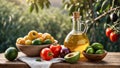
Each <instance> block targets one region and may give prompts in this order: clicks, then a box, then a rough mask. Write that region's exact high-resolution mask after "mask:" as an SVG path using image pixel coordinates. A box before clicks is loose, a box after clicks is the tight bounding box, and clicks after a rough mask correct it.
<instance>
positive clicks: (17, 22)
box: [0, 0, 71, 52]
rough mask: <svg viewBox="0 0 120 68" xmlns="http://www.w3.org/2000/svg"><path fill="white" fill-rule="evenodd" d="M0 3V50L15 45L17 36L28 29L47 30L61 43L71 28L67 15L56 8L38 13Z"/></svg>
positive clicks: (4, 2)
mask: <svg viewBox="0 0 120 68" xmlns="http://www.w3.org/2000/svg"><path fill="white" fill-rule="evenodd" d="M1 2H2V3H1V4H0V52H4V51H5V50H6V48H8V47H10V46H15V43H16V39H17V38H18V37H24V36H25V35H26V34H27V33H28V32H29V31H30V30H37V31H38V32H42V33H45V32H48V33H50V34H51V35H52V36H54V37H55V39H57V40H59V41H60V43H62V42H63V41H64V40H63V39H64V38H65V36H66V34H67V33H68V32H69V31H70V29H71V22H70V19H69V17H68V16H67V15H66V14H64V13H63V11H62V10H60V9H58V8H51V9H45V10H42V11H40V13H39V14H36V13H32V14H30V13H29V12H28V11H26V8H24V9H22V8H21V7H23V6H19V7H18V6H17V5H14V3H9V2H7V1H4V0H3V1H2V0H1Z"/></svg>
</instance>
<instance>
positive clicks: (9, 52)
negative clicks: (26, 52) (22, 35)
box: [5, 47, 18, 61]
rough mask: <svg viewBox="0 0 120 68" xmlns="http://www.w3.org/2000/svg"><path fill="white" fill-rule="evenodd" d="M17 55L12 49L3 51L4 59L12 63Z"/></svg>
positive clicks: (14, 49) (15, 50)
mask: <svg viewBox="0 0 120 68" xmlns="http://www.w3.org/2000/svg"><path fill="white" fill-rule="evenodd" d="M17 55H18V51H17V49H16V48H14V47H9V48H8V49H7V50H6V51H5V58H6V59H8V60H9V61H13V60H14V59H16V57H17Z"/></svg>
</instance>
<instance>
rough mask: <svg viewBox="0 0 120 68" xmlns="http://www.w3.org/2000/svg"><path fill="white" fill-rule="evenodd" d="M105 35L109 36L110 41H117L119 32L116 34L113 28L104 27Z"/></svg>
mask: <svg viewBox="0 0 120 68" xmlns="http://www.w3.org/2000/svg"><path fill="white" fill-rule="evenodd" d="M106 36H107V37H109V38H110V40H111V41H112V42H117V41H118V39H119V36H120V34H118V33H117V32H116V31H115V30H114V29H112V28H110V27H109V28H107V29H106Z"/></svg>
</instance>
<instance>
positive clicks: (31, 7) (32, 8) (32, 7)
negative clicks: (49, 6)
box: [29, 3, 34, 13]
mask: <svg viewBox="0 0 120 68" xmlns="http://www.w3.org/2000/svg"><path fill="white" fill-rule="evenodd" d="M29 10H30V13H31V12H32V11H33V10H34V4H33V3H31V5H30V8H29Z"/></svg>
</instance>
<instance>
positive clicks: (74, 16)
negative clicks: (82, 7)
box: [73, 11, 80, 19]
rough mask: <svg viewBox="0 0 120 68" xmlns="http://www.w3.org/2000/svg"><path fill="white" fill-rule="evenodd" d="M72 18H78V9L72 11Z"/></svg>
mask: <svg viewBox="0 0 120 68" xmlns="http://www.w3.org/2000/svg"><path fill="white" fill-rule="evenodd" d="M73 18H74V19H77V18H80V12H78V11H75V12H73Z"/></svg>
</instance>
